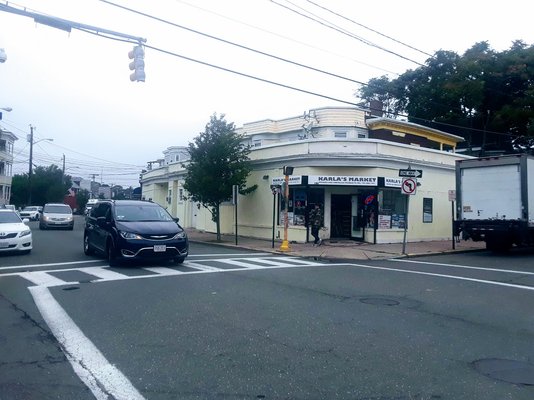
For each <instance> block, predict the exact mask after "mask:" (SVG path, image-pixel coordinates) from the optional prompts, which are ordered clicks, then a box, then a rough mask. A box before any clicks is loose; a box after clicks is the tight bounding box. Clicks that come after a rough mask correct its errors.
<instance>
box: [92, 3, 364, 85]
mask: <svg viewBox="0 0 534 400" xmlns="http://www.w3.org/2000/svg"><path fill="white" fill-rule="evenodd" d="M100 1H101V2H103V3H106V4H109V5H111V6H114V7H117V8H121V9H123V10H126V11H129V12H132V13H134V14H138V15H142V16H143V17H146V18H150V19H153V20H155V21H158V22H162V23H165V24H167V25H171V26H173V27H175V28H179V29H183V30H186V31H188V32H192V33H195V34H197V35H201V36H204V37H207V38H209V39H213V40H217V41H219V42H222V43H225V44H228V45H231V46H235V47H238V48H240V49H243V50H247V51H251V52H253V53H256V54H260V55H262V56H265V57H269V58H273V59H275V60H278V61H283V62H285V63H289V64H293V65H296V66H298V67H302V68H306V69H309V70H311V71H315V72H319V73H321V74H325V75H329V76H332V77H334V78H339V79H344V80H346V81H349V82H353V83H357V84H359V85H364V84H365V83H363V82H360V81H358V80H356V79H352V78H348V77H346V76H342V75H338V74H335V73H332V72H328V71H325V70H322V69H319V68H315V67H312V66H309V65H306V64H302V63H299V62H297V61H292V60H289V59H287V58H284V57H280V56H276V55H274V54H271V53H267V52H265V51H261V50H257V49H253V48H252V47H248V46H244V45H242V44H239V43H235V42H231V41H229V40H226V39H223V38H220V37H217V36H214V35H210V34H207V33H204V32H200V31H198V30H196V29H192V28H188V27H186V26H183V25H180V24H177V23H175V22H172V21H169V20H166V19H163V18H160V17H156V16H154V15H151V14H148V13H145V12H142V11H139V10H134V9H133V8H130V7H126V6H123V5H120V4H117V3H114V2H112V1H109V0H100Z"/></svg>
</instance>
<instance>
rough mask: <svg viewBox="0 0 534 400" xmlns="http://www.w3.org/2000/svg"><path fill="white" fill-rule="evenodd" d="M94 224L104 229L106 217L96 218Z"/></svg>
mask: <svg viewBox="0 0 534 400" xmlns="http://www.w3.org/2000/svg"><path fill="white" fill-rule="evenodd" d="M96 224H97V225H98V226H99V227H101V228H105V227H106V226H107V221H106V217H98V218H97V219H96Z"/></svg>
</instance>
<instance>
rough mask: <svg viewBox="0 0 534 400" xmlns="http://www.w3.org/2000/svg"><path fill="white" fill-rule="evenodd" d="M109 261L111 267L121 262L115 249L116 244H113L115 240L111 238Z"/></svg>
mask: <svg viewBox="0 0 534 400" xmlns="http://www.w3.org/2000/svg"><path fill="white" fill-rule="evenodd" d="M108 262H109V266H110V267H116V266H117V265H118V264H119V260H117V253H116V250H115V245H114V244H113V240H110V241H109V242H108Z"/></svg>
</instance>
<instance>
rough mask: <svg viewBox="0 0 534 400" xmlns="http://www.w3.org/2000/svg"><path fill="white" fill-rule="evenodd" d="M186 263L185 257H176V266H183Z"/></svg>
mask: <svg viewBox="0 0 534 400" xmlns="http://www.w3.org/2000/svg"><path fill="white" fill-rule="evenodd" d="M184 261H185V257H176V258H175V259H174V262H175V263H176V264H183V263H184Z"/></svg>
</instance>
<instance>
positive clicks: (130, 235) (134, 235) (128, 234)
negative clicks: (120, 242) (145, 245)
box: [120, 231, 142, 239]
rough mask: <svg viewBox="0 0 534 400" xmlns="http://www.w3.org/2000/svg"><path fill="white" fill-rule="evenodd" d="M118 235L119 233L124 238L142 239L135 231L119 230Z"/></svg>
mask: <svg viewBox="0 0 534 400" xmlns="http://www.w3.org/2000/svg"><path fill="white" fill-rule="evenodd" d="M120 235H121V236H122V237H123V238H124V239H142V237H141V236H139V235H138V234H137V233H132V232H125V231H121V232H120Z"/></svg>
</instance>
